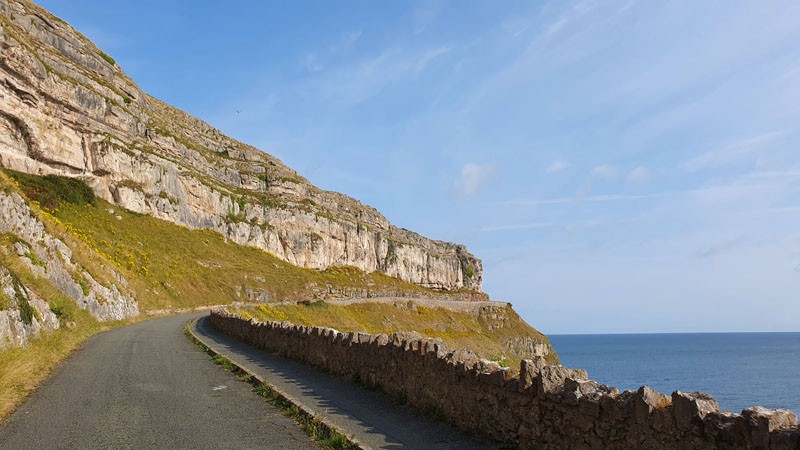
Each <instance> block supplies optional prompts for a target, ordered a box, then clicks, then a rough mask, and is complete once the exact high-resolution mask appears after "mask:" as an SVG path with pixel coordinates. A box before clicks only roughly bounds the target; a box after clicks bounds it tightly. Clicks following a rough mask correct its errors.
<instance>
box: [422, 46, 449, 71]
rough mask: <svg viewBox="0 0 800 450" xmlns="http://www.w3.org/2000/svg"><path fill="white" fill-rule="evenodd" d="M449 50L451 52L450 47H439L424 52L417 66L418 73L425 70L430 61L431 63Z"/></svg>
mask: <svg viewBox="0 0 800 450" xmlns="http://www.w3.org/2000/svg"><path fill="white" fill-rule="evenodd" d="M448 52H450V48H449V47H439V48H433V49H430V50H428V51H427V52H425V53H423V54H422V56H421V57H420V58H419V59H418V60H417V67H416V70H415V71H416V73H420V72H423V71H424V70H425V68H426V67H427V66H428V63H430V62H431V61H433V60H434V59H436V58H438V57H440V56H442V55H445V54H447V53H448Z"/></svg>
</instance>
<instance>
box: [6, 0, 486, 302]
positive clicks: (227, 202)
mask: <svg viewBox="0 0 800 450" xmlns="http://www.w3.org/2000/svg"><path fill="white" fill-rule="evenodd" d="M0 25H1V26H2V31H0V48H1V49H2V54H1V55H2V56H1V57H0V166H3V167H6V168H11V169H15V170H18V171H23V172H27V173H33V174H51V173H52V174H59V175H69V176H75V177H81V178H83V179H85V180H86V181H87V182H88V183H89V184H90V185H91V186H92V188H93V189H94V190H95V192H96V193H97V195H98V196H100V197H101V198H104V199H106V200H109V201H112V202H114V203H116V204H117V205H120V206H123V207H125V208H128V209H130V210H133V211H136V212H140V213H146V214H151V215H154V216H156V217H159V218H162V219H166V220H169V221H172V222H175V223H178V224H182V225H185V226H188V227H192V228H207V229H212V230H216V231H218V232H220V233H222V234H223V235H225V236H227V237H228V238H230V239H232V240H233V241H235V242H237V243H240V244H244V245H249V246H254V247H259V248H262V249H264V250H266V251H269V252H271V253H273V254H275V255H277V256H278V257H280V258H282V259H284V260H286V261H289V262H292V263H294V264H297V265H300V266H303V267H309V268H318V269H321V268H326V267H328V266H332V265H350V266H355V267H358V268H360V269H362V270H365V271H374V270H379V271H382V272H384V273H386V274H388V275H391V276H394V277H397V278H400V279H402V280H405V281H409V282H412V283H416V284H419V285H421V286H424V287H428V288H432V289H437V290H457V289H471V290H480V289H481V280H482V266H481V262H480V260H478V259H477V258H475V257H474V256H473V255H471V254H470V253H469V252H468V251H467V249H466V248H465V247H464V246H462V245H456V244H452V243H447V242H441V241H434V240H430V239H427V238H425V237H423V236H420V235H419V234H416V233H413V232H411V231H408V230H405V229H400V228H397V227H395V226H393V225H392V224H390V223H389V222H388V220H387V219H386V218H385V217H383V216H382V215H381V214H380V213H379V212H378V211H376V210H375V209H374V208H371V207H368V206H365V205H363V204H361V203H359V202H358V201H356V200H354V199H352V198H349V197H347V196H345V195H342V194H338V193H335V192H328V191H323V190H321V189H319V188H317V187H315V186H313V185H311V184H310V183H309V182H308V181H307V180H305V179H304V178H302V177H301V176H299V175H298V174H297V173H296V172H294V171H293V170H291V169H289V168H288V167H286V166H285V165H284V164H282V163H281V162H280V161H279V160H277V159H276V158H274V157H272V156H270V155H268V154H266V153H263V152H261V151H259V150H258V149H255V148H253V147H250V146H247V145H245V144H242V143H240V142H238V141H235V140H233V139H230V138H228V137H227V136H225V135H223V134H222V133H221V132H219V131H218V130H216V129H214V128H212V127H211V126H209V125H208V124H206V123H204V122H202V121H200V120H198V119H196V118H194V117H191V116H189V115H187V114H185V113H183V112H182V111H179V110H177V109H175V108H173V107H171V106H168V105H166V104H164V103H162V102H160V101H158V100H156V99H154V98H152V97H149V96H147V95H146V94H145V93H144V92H142V91H141V90H140V89H139V88H138V87H137V86H136V84H135V83H134V82H133V81H132V80H131V79H130V78H128V77H127V76H126V75H125V73H124V72H123V71H122V70H121V69H120V68H119V66H117V64H116V63H115V61H114V60H113V59H112V58H111V57H109V56H108V55H106V54H105V53H103V52H102V51H100V50H99V49H98V48H96V47H95V46H94V45H93V44H92V43H91V42H89V41H88V40H87V39H86V38H85V37H83V36H82V35H81V34H79V33H78V32H76V31H75V30H74V29H73V28H72V27H70V26H69V25H68V24H66V23H64V22H63V21H61V20H60V19H58V18H56V17H53V16H52V15H50V14H49V13H48V12H46V11H44V10H43V9H41V8H39V7H38V6H36V5H34V4H33V3H30V2H28V1H25V0H0Z"/></svg>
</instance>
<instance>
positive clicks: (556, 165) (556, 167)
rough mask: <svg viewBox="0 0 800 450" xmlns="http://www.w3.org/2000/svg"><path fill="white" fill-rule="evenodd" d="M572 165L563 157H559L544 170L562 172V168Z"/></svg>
mask: <svg viewBox="0 0 800 450" xmlns="http://www.w3.org/2000/svg"><path fill="white" fill-rule="evenodd" d="M570 167H572V164H570V163H568V162H567V161H564V160H563V159H557V160H555V161H553V162H552V163H550V165H549V166H547V168H546V169H545V170H544V171H545V172H546V173H556V172H561V171H562V170H566V169H569V168H570Z"/></svg>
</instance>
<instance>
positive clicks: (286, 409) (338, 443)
mask: <svg viewBox="0 0 800 450" xmlns="http://www.w3.org/2000/svg"><path fill="white" fill-rule="evenodd" d="M189 327H190V325H187V326H186V327H185V328H184V330H183V334H185V335H186V337H187V338H189V340H190V341H191V342H192V343H194V344H195V345H196V346H197V347H198V348H200V350H202V351H203V352H205V353H206V354H208V355H209V356H211V361H212V362H214V364H216V365H218V366H220V367H222V368H224V369H225V370H227V371H229V372H231V373H233V374H234V375H236V379H237V380H238V381H241V382H244V383H249V384H250V385H251V386H252V387H253V392H255V393H256V394H258V395H259V396H261V397H262V398H264V399H265V400H266V401H267V402H269V403H270V404H272V405H273V406H275V407H277V408H278V410H279V411H280V413H281V414H283V415H284V416H287V417H289V418H290V419H292V421H294V423H295V424H297V426H298V427H300V429H301V430H303V431H304V432H305V433H306V434H307V435H308V436H309V437H310V438H311V439H313V440H314V442H316V443H317V444H319V445H320V446H321V447H322V448H324V449H330V450H359V449H360V447H359V446H358V445H357V444H355V443H354V442H352V441H351V440H349V439H348V438H347V436H345V435H344V434H342V433H341V432H339V431H338V430H336V429H335V428H332V427H330V426H328V425H327V424H325V422H324V421H323V420H322V419H320V418H319V417H317V416H314V415H312V414H309V413H308V412H306V411H304V410H302V409H301V408H300V407H299V406H297V405H295V404H294V403H292V402H291V401H290V400H289V399H287V398H286V397H284V396H283V395H281V394H280V392H278V391H277V390H275V388H274V387H273V386H272V385H270V384H269V383H267V382H262V381H259V380H258V379H257V378H256V377H254V376H253V375H252V374H250V373H248V372H246V371H244V370H242V369H241V368H240V367H239V366H237V365H236V364H235V363H234V362H233V361H231V360H230V359H228V358H226V357H225V356H223V355H220V354H218V353H216V352H215V351H214V350H211V349H210V348H208V347H207V346H206V345H205V344H203V343H202V342H201V341H200V340H199V339H197V338H195V337H194V335H192V332H191V331H190V330H189Z"/></svg>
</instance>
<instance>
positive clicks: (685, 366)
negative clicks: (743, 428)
mask: <svg viewBox="0 0 800 450" xmlns="http://www.w3.org/2000/svg"><path fill="white" fill-rule="evenodd" d="M549 337H550V341H551V343H552V345H553V348H555V350H556V351H557V352H558V354H559V356H560V357H561V364H563V365H565V366H567V367H573V368H582V369H587V370H588V371H589V377H590V378H591V379H593V380H595V381H598V382H600V383H603V384H607V385H609V386H616V387H617V388H619V390H620V391H623V390H625V389H630V390H635V389H638V388H639V386H642V385H646V386H650V387H652V388H654V389H656V390H658V391H660V392H663V393H665V394H668V395H669V394H671V393H672V392H673V391H675V390H681V391H684V392H692V391H700V392H706V393H709V394H711V395H712V396H714V398H716V399H717V401H718V402H719V405H720V408H722V409H723V410H727V411H733V412H741V410H742V409H744V408H748V407H751V406H765V407H768V408H786V409H791V410H792V411H794V412H796V413H800V333H690V334H602V335H551V336H549Z"/></svg>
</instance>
